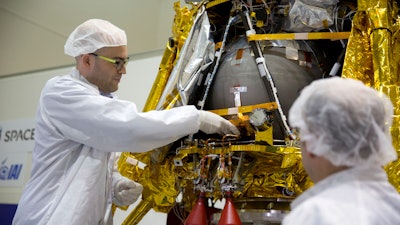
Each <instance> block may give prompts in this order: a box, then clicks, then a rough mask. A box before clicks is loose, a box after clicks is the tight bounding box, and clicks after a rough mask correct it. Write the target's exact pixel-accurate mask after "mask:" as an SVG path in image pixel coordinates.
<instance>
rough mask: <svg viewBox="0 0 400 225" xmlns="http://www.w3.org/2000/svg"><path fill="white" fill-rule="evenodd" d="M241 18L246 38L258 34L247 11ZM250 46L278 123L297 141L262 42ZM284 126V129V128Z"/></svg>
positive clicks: (241, 12)
mask: <svg viewBox="0 0 400 225" xmlns="http://www.w3.org/2000/svg"><path fill="white" fill-rule="evenodd" d="M240 16H241V18H242V22H243V25H244V26H245V28H246V30H247V31H246V36H247V37H248V36H250V35H254V34H256V32H255V30H254V29H253V25H252V23H251V20H250V16H249V13H248V12H247V11H244V10H241V11H240ZM248 42H249V44H250V47H251V48H252V49H253V53H254V55H255V58H256V64H257V68H258V71H259V73H260V76H261V78H262V80H263V82H264V85H265V87H266V89H267V92H268V94H269V96H270V97H272V100H273V101H275V102H276V104H277V108H278V123H279V125H280V126H281V128H282V129H283V130H284V131H286V134H287V135H288V136H289V137H290V138H291V139H293V140H294V139H295V136H294V134H293V133H292V131H291V130H290V128H289V125H288V123H287V119H286V116H285V114H284V113H283V111H282V106H281V104H280V102H279V98H278V95H277V89H276V87H275V84H274V81H273V79H272V76H271V73H270V72H269V70H268V67H267V65H266V63H265V58H264V55H263V53H262V50H261V47H260V42H259V41H248ZM282 126H283V127H282Z"/></svg>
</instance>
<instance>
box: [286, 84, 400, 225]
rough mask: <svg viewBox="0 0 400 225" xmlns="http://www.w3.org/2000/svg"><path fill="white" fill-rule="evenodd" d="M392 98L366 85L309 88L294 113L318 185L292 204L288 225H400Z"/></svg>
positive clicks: (308, 167)
mask: <svg viewBox="0 0 400 225" xmlns="http://www.w3.org/2000/svg"><path fill="white" fill-rule="evenodd" d="M392 116H393V105H392V103H391V102H390V100H389V98H388V97H387V96H385V95H384V94H381V93H379V92H377V91H376V90H375V89H373V88H371V87H367V86H365V85H364V84H363V83H362V82H361V81H357V80H352V79H344V78H338V77H336V78H329V79H320V80H317V81H314V82H312V83H311V84H310V85H309V86H307V87H305V88H304V89H303V91H302V92H301V94H300V96H299V97H298V98H297V99H296V100H295V102H294V103H293V105H292V107H291V108H290V110H289V123H290V125H291V127H293V128H296V129H297V130H298V132H299V135H300V144H301V153H302V161H303V165H304V168H305V170H306V172H307V173H308V175H309V177H310V178H311V180H313V181H314V186H313V187H311V188H310V189H308V190H306V191H305V192H304V193H302V194H301V195H300V196H299V197H297V198H296V199H295V200H294V201H293V202H292V203H291V212H290V213H289V214H288V215H287V216H286V217H285V218H284V220H283V223H282V224H283V225H292V224H293V225H294V224H296V225H298V224H307V225H313V224H314V225H326V224H340V225H343V224H349V225H350V224H351V225H354V224H362V225H368V224H370V225H376V224H386V225H389V224H393V225H395V224H400V213H399V212H400V195H399V193H398V192H397V191H396V189H395V188H394V187H393V186H392V185H391V184H390V183H389V182H388V177H387V174H386V172H385V170H384V168H383V167H384V166H385V165H386V164H388V163H389V162H391V161H393V160H395V159H396V158H397V154H396V151H395V150H394V148H393V145H392V139H391V135H390V132H389V128H390V126H391V124H392Z"/></svg>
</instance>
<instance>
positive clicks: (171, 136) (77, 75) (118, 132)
mask: <svg viewBox="0 0 400 225" xmlns="http://www.w3.org/2000/svg"><path fill="white" fill-rule="evenodd" d="M64 51H65V53H66V54H67V55H70V56H72V57H74V58H75V61H76V66H75V68H74V69H72V71H71V72H70V73H69V74H68V75H64V76H58V77H54V78H52V79H50V80H49V81H48V82H47V83H46V85H45V86H44V88H43V90H42V93H41V96H40V100H39V105H38V111H37V116H36V129H35V147H34V150H33V155H32V158H33V159H32V160H33V161H32V171H31V177H30V180H29V182H28V183H27V185H26V187H25V190H24V192H23V194H22V196H21V199H20V201H19V205H18V208H17V211H16V214H15V216H14V220H13V224H14V225H33V224H35V225H39V224H40V225H43V224H57V225H62V224H68V225H71V224H79V225H84V224H88V225H94V224H112V213H111V204H112V203H115V204H116V205H118V206H126V205H129V204H132V203H134V202H135V201H136V200H137V199H138V197H139V196H140V194H141V191H142V189H143V188H142V186H141V185H140V184H139V183H136V182H134V181H132V180H129V179H127V178H125V177H123V176H121V174H119V173H118V172H117V171H116V170H115V169H114V168H113V167H114V163H115V162H114V158H115V153H113V152H118V151H120V152H145V151H149V150H152V149H155V148H158V147H161V146H164V145H167V144H169V143H172V142H174V141H176V140H178V139H179V138H182V137H184V136H187V135H190V134H193V133H196V132H198V131H199V130H201V131H203V132H205V133H208V134H211V133H218V134H228V133H231V134H237V135H238V134H239V131H238V130H237V128H236V127H235V126H234V125H232V124H231V123H230V122H229V121H228V120H226V119H224V118H222V117H220V116H218V115H216V114H213V113H211V112H207V111H202V110H197V109H196V108H195V107H194V106H182V107H176V108H173V109H170V110H161V111H149V112H144V113H143V112H139V111H138V110H137V108H136V105H135V104H134V103H132V102H128V101H124V100H119V99H117V98H116V96H115V95H114V94H113V92H115V91H117V89H118V84H119V82H120V80H121V78H122V75H123V74H125V73H126V64H127V63H128V61H129V57H128V50H127V37H126V34H125V32H124V31H123V30H122V29H120V28H118V27H117V26H115V25H113V24H111V23H110V22H108V21H105V20H101V19H90V20H88V21H86V22H84V23H82V24H81V25H79V26H78V27H77V28H76V29H75V30H74V31H73V32H72V33H71V34H70V36H69V37H68V39H67V41H66V44H65V46H64Z"/></svg>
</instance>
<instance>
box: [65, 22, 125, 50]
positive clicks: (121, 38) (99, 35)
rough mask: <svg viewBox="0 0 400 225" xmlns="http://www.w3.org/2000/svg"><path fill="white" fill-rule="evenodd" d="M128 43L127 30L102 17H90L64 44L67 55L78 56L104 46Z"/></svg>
mask: <svg viewBox="0 0 400 225" xmlns="http://www.w3.org/2000/svg"><path fill="white" fill-rule="evenodd" d="M123 45H127V38H126V34H125V31H123V30H121V29H120V28H118V27H116V26H115V25H113V24H112V23H110V22H108V21H106V20H101V19H90V20H87V21H86V22H84V23H82V24H81V25H79V26H78V27H77V28H76V29H75V30H74V31H73V32H72V33H71V34H70V35H69V37H68V39H67V42H66V43H65V45H64V52H65V54H67V55H70V56H72V57H76V56H79V55H82V54H88V53H92V52H95V51H96V50H98V49H100V48H103V47H117V46H123Z"/></svg>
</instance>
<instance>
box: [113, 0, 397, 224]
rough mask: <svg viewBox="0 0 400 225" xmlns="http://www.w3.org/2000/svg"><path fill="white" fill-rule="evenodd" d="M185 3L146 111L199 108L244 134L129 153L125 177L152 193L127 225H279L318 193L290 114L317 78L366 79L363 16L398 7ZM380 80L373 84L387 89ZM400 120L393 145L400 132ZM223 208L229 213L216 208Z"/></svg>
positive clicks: (219, 0)
mask: <svg viewBox="0 0 400 225" xmlns="http://www.w3.org/2000/svg"><path fill="white" fill-rule="evenodd" d="M385 2H386V1H385ZM186 3H188V4H189V5H190V6H191V8H190V9H189V8H188V7H181V6H180V4H179V2H177V3H175V4H174V9H175V11H176V16H175V19H174V26H173V32H172V33H173V35H172V36H171V38H170V39H169V40H168V43H167V46H166V49H165V52H164V55H163V58H162V61H161V63H160V68H159V73H158V76H157V78H156V80H155V81H154V85H153V88H152V90H151V92H150V95H149V97H148V99H147V102H146V105H145V108H144V109H143V111H149V110H165V109H170V108H173V107H179V106H182V105H195V106H196V107H197V108H198V109H202V110H207V111H211V112H214V113H216V114H218V115H220V116H223V117H224V118H226V119H227V120H229V121H231V122H232V123H233V124H234V125H236V127H238V128H239V130H240V133H241V134H240V135H238V136H237V135H225V136H223V137H221V136H218V135H206V134H204V133H201V132H199V133H196V134H193V135H190V136H187V137H184V138H182V139H180V140H178V141H176V142H174V143H170V144H169V145H167V146H163V147H161V148H158V149H153V150H151V151H149V152H147V153H128V152H125V153H122V155H121V157H120V160H119V162H118V164H119V170H120V172H121V174H122V175H124V176H127V177H129V178H131V179H133V180H135V181H137V182H140V183H141V184H143V186H144V191H143V194H142V196H143V199H142V200H141V202H140V203H139V204H138V206H137V207H136V208H135V209H134V210H133V211H132V212H131V214H130V215H129V216H128V217H127V218H126V220H125V221H124V223H123V224H137V223H139V222H140V220H141V219H142V218H143V216H144V215H146V213H147V212H148V211H149V210H150V209H154V210H155V211H158V212H164V213H168V221H167V224H185V225H194V224H199V225H200V224H202V225H205V224H219V225H222V224H280V222H281V221H282V219H283V217H284V216H285V214H286V213H288V212H289V211H290V202H291V201H292V200H293V199H294V198H296V196H298V195H299V194H301V193H302V192H303V191H304V190H306V189H307V188H309V187H310V186H311V185H312V182H311V181H310V180H309V178H308V176H307V175H306V173H305V171H304V169H303V167H302V164H301V155H300V148H299V147H300V146H299V143H298V139H297V136H296V133H294V132H293V131H292V129H291V128H290V124H289V123H288V121H287V115H288V110H289V108H290V106H291V104H292V103H293V102H294V100H295V99H296V97H297V96H298V95H299V93H300V91H301V89H302V88H303V87H305V86H306V85H308V84H309V83H311V82H312V81H313V80H316V79H327V78H329V77H332V76H353V75H356V74H357V72H359V73H364V74H365V72H366V71H367V70H366V69H360V68H365V65H366V64H364V65H360V64H361V63H365V62H366V61H362V62H360V61H354V60H353V61H352V59H354V58H356V57H353V58H352V57H351V56H352V55H356V54H357V51H360V47H359V46H360V45H361V44H358V43H357V40H355V41H354V42H353V43H349V40H351V39H349V38H351V35H357V33H355V32H353V31H352V30H353V27H354V24H353V20H354V17H355V16H356V15H357V13H358V12H359V11H360V6H362V7H363V9H364V11H363V12H365V10H366V9H369V8H368V7H375V8H376V7H378V6H379V7H383V8H384V7H386V8H387V7H388V6H389V5H390V4H389V3H387V2H386V3H387V4H386V5H383V6H382V5H379V4H377V5H373V6H372V5H371V6H369V4H372V3H368V1H355V0H354V1H339V0H325V1H320V0H286V1H285V0H282V1H272V0H249V1H244V0H242V1H240V0H215V1H186ZM395 3H396V2H392V5H393V6H395V5H396V4H395ZM392 5H390V6H392ZM396 13H397V11H396ZM387 14H389V13H387ZM368 15H371V13H370V14H368ZM371 17H372V16H371ZM358 19H359V18H358ZM359 33H360V32H359ZM361 39H362V38H361ZM361 39H360V41H361ZM362 40H365V37H364V39H362ZM354 43H355V44H354ZM357 44H358V45H357ZM368 51H369V52H371V49H368V50H366V52H368ZM382 52H383V51H382ZM373 54H375V53H373V52H372V54H369V55H373ZM345 56H346V57H345ZM371 58H372V57H370V58H368V57H367V58H366V59H365V60H368V59H371ZM358 60H359V59H358ZM370 61H371V60H370ZM368 62H369V61H368ZM373 62H374V63H376V61H373ZM346 65H347V66H346ZM357 66H358V67H357ZM396 68H397V67H396ZM371 71H372V70H370V73H371ZM367 72H368V71H367ZM386 72H387V71H386ZM390 72H391V73H389V74H393V71H390ZM373 73H374V72H373V71H372V75H371V76H370V77H369V78H368V79H369V82H370V84H371V85H374V84H375V83H378V81H377V80H376V79H375V80H374V79H373V77H374V74H373ZM388 76H389V75H388ZM371 77H372V78H371ZM388 79H389V78H388ZM371 80H372V81H375V83H371ZM382 83H384V85H383V86H382V85H380V86H379V87H380V88H381V89H382V87H383V89H384V90H391V93H389V94H391V96H394V98H395V99H397V98H398V94H399V93H400V91H399V88H398V85H397V84H396V83H395V82H391V83H390V82H386V81H385V82H380V84H382ZM385 85H386V86H385ZM383 89H382V90H383ZM396 91H397V92H396ZM387 92H388V91H387ZM396 107H397V109H398V106H396ZM396 121H398V118H397V120H396V118H395V123H394V126H393V129H392V132H393V135H398V134H399V131H398V122H397V123H396ZM396 124H397V125H396ZM397 137H398V136H397ZM396 147H397V149H399V147H398V145H397V146H396ZM399 167H400V166H399V164H398V163H397V164H394V165H392V167H391V168H392V169H396V168H399ZM397 170H398V169H397ZM396 179H398V178H396ZM220 200H223V201H225V205H224V208H223V209H222V210H221V209H218V208H216V207H214V205H215V203H216V202H217V201H220ZM114 209H115V208H114ZM121 209H126V208H124V207H121Z"/></svg>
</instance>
